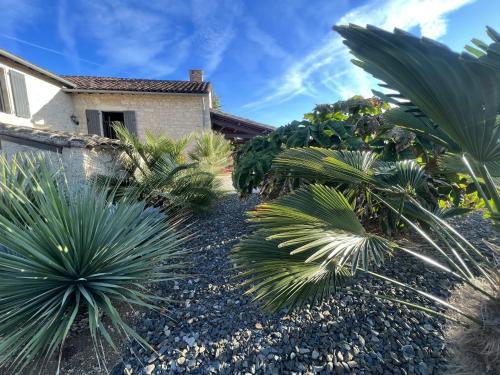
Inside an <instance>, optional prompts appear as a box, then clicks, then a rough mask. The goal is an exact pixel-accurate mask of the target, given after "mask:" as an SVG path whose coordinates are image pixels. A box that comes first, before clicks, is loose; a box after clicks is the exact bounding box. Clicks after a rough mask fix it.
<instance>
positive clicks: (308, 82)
mask: <svg viewBox="0 0 500 375" xmlns="http://www.w3.org/2000/svg"><path fill="white" fill-rule="evenodd" d="M473 1H475V0H440V1H436V0H386V1H382V0H373V1H370V2H368V3H367V4H365V5H362V6H360V7H357V8H355V9H353V10H351V11H350V12H348V13H347V14H345V15H344V16H343V17H341V18H340V20H339V21H338V22H337V24H348V23H355V24H358V25H363V26H364V25H366V24H371V25H375V26H378V27H381V28H384V29H388V30H391V29H393V28H395V27H397V28H400V29H404V30H409V29H412V28H415V27H418V28H419V29H420V31H421V34H422V35H424V36H426V37H429V38H433V39H438V38H440V37H442V36H443V35H445V34H446V29H447V21H446V18H445V16H446V14H447V13H449V12H452V11H454V10H456V9H458V8H461V7H462V6H464V5H466V4H469V3H471V2H473ZM321 45H322V47H320V48H318V49H316V50H314V51H312V52H311V53H309V54H308V55H306V56H304V57H303V58H301V59H300V60H299V61H298V62H296V63H295V64H293V65H292V66H291V67H289V68H288V69H287V70H286V71H285V73H284V74H283V76H282V77H281V78H280V79H279V80H278V81H275V82H272V83H271V85H270V87H278V88H277V89H275V90H274V91H273V92H271V94H269V95H267V96H265V97H264V98H263V99H259V100H257V101H254V102H251V103H248V104H246V105H245V107H246V108H248V109H257V108H264V107H267V106H271V105H275V104H279V103H283V102H285V101H288V100H290V99H291V98H293V97H295V96H297V95H308V96H312V97H317V94H318V93H319V92H325V90H328V92H331V93H332V96H333V95H336V96H340V97H342V98H347V97H349V96H352V95H354V94H361V95H365V96H369V95H371V88H372V87H373V83H374V80H373V78H372V77H370V76H369V75H367V74H366V73H364V72H363V71H362V70H361V69H360V68H357V67H355V66H354V65H353V64H351V62H350V59H351V57H352V56H351V55H350V54H349V53H348V50H347V48H346V47H345V46H344V45H343V44H342V39H341V38H340V36H338V35H337V34H335V33H334V32H330V33H329V34H328V35H326V36H325V37H324V39H323V41H322V43H321Z"/></svg>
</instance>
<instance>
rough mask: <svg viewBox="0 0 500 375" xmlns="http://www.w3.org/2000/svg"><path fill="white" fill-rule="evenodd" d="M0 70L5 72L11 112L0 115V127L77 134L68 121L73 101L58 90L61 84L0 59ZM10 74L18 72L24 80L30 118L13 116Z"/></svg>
mask: <svg viewBox="0 0 500 375" xmlns="http://www.w3.org/2000/svg"><path fill="white" fill-rule="evenodd" d="M0 67H2V68H4V69H5V70H6V72H7V74H5V78H6V83H7V91H8V92H9V101H10V106H11V108H12V111H11V112H12V113H3V112H0V123H6V124H11V125H17V126H26V127H32V128H40V129H51V130H56V131H66V132H78V127H77V126H76V125H75V124H74V123H73V122H72V121H71V118H70V117H71V115H72V114H73V101H72V97H71V96H70V95H68V94H67V93H65V92H63V91H62V90H61V88H62V85H61V83H59V82H57V81H55V80H52V79H50V78H48V77H46V76H43V75H42V74H40V73H38V72H35V71H33V70H30V69H28V68H27V67H24V66H22V65H20V64H17V63H15V62H13V61H11V60H8V59H6V58H3V57H0ZM9 70H14V71H17V72H19V73H22V74H24V76H25V81H26V90H27V93H28V102H29V107H30V113H31V117H30V118H22V117H17V116H16V115H15V112H14V105H13V102H12V92H11V87H10V81H9V79H10V78H9V74H8V71H9Z"/></svg>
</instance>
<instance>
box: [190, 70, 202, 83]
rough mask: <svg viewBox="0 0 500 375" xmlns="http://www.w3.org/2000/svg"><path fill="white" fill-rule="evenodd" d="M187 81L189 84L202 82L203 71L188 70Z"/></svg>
mask: <svg viewBox="0 0 500 375" xmlns="http://www.w3.org/2000/svg"><path fill="white" fill-rule="evenodd" d="M189 80H190V81H191V82H203V70H201V69H189Z"/></svg>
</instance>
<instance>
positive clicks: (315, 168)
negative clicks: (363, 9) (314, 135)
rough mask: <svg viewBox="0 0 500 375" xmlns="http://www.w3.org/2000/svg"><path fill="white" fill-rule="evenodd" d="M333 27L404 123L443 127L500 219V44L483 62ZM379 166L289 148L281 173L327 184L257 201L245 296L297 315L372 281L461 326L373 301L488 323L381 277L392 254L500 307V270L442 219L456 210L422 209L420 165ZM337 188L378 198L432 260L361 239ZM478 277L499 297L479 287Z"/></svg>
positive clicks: (244, 260)
mask: <svg viewBox="0 0 500 375" xmlns="http://www.w3.org/2000/svg"><path fill="white" fill-rule="evenodd" d="M335 29H336V30H337V31H338V32H339V33H340V34H341V35H342V36H343V37H344V38H345V39H346V42H345V43H346V44H347V45H348V47H349V48H350V49H351V50H352V52H353V54H354V55H355V56H356V57H357V58H358V60H355V61H354V63H355V64H357V65H359V66H361V67H362V68H363V69H365V70H366V71H368V72H369V73H371V74H373V75H374V76H375V77H376V78H379V79H381V80H382V81H384V82H385V83H386V84H385V85H384V86H386V87H390V88H391V89H393V90H395V91H397V93H396V94H390V95H388V96H387V97H388V98H392V100H393V101H395V100H396V99H397V104H398V105H400V106H401V107H402V108H406V109H407V110H406V111H402V112H401V114H403V115H404V116H407V115H408V114H410V115H412V116H413V117H415V119H414V118H413V117H411V118H410V121H408V122H411V123H413V124H415V123H418V126H419V127H421V128H424V127H425V126H429V125H431V126H432V127H433V128H436V127H437V128H438V130H436V129H435V131H434V132H430V133H431V135H432V136H435V137H437V138H439V139H440V140H441V141H443V142H444V144H443V145H445V146H446V147H448V146H449V149H450V150H451V151H454V152H459V153H460V159H461V160H462V162H463V169H464V170H465V171H467V172H468V173H470V175H471V176H472V177H473V178H475V179H476V181H477V187H478V190H479V191H480V192H481V195H482V196H483V198H484V199H485V200H486V201H488V208H489V210H490V212H491V214H492V217H493V218H494V219H499V218H500V217H499V216H498V207H500V206H499V205H498V204H497V200H498V189H497V187H496V186H495V184H494V181H493V178H492V176H491V172H490V168H491V163H496V162H498V160H499V158H500V138H499V137H500V127H498V125H497V124H496V121H497V114H498V113H499V109H500V108H499V106H500V79H499V76H500V74H499V71H498V66H500V65H494V64H493V63H492V61H497V60H498V59H500V54H498V50H499V45H500V43H499V42H498V40H499V39H495V42H494V43H493V44H492V45H490V46H489V47H487V48H485V51H486V52H485V56H486V57H487V58H486V57H485V56H483V57H480V58H476V57H471V56H470V55H459V54H456V53H453V52H452V51H450V50H449V49H448V48H447V47H445V46H443V45H441V44H439V43H437V42H434V41H432V40H429V39H426V38H423V39H418V38H416V37H414V36H411V35H409V34H407V33H405V32H402V31H399V30H396V31H395V32H394V33H390V32H387V31H383V30H380V29H378V28H375V27H371V26H369V27H368V28H361V27H358V26H354V25H350V26H341V27H336V28H335ZM490 34H491V33H490ZM492 35H493V36H494V37H495V38H496V36H497V34H492ZM483 60H484V61H483ZM486 61H487V62H486ZM424 117H425V119H424ZM471 160H472V161H473V162H474V165H477V170H478V174H479V175H480V177H481V178H482V181H481V182H482V183H481V182H480V181H479V180H478V179H477V178H476V177H475V175H476V173H475V171H474V169H473V167H472V162H471ZM377 163H378V162H377V161H375V160H372V158H370V157H369V155H368V154H362V153H359V154H355V153H352V152H345V151H344V152H339V151H332V150H320V149H302V150H300V149H296V150H288V151H286V152H284V153H282V154H281V155H280V156H278V158H277V159H275V160H274V162H273V164H274V167H275V168H277V169H284V170H286V171H287V173H290V174H291V175H292V176H298V177H302V178H308V179H310V180H314V181H316V182H318V183H319V184H315V185H310V186H306V187H304V188H301V189H300V190H298V191H296V192H294V193H292V194H291V195H289V196H285V197H282V198H279V199H277V200H275V201H273V202H271V203H264V204H261V205H259V206H257V208H256V209H255V211H252V212H250V221H251V222H252V223H253V226H254V229H255V232H254V233H253V234H251V235H250V236H249V237H248V238H246V239H244V240H242V241H241V242H240V243H239V244H238V245H237V246H236V247H235V249H234V250H233V253H232V259H233V261H234V262H235V264H237V265H238V267H239V268H240V270H242V271H243V272H242V274H241V275H242V277H243V278H244V279H245V280H246V281H245V284H246V285H249V286H250V285H251V287H250V288H249V292H255V298H256V299H257V300H259V301H261V302H263V303H264V306H265V307H266V308H268V309H270V310H278V309H281V308H283V307H288V308H296V307H299V306H301V305H303V304H304V303H307V302H310V301H313V300H321V299H322V298H325V297H326V296H328V295H329V292H331V291H332V290H335V287H336V286H337V284H338V281H339V280H340V279H342V278H344V277H347V276H352V275H354V274H355V273H357V272H364V273H367V274H370V275H372V276H373V277H376V278H380V279H383V280H385V281H388V282H390V283H393V284H395V285H398V286H402V287H405V288H407V289H409V290H411V291H413V292H415V293H418V294H420V295H422V296H425V297H426V298H429V299H431V300H432V301H433V302H435V303H436V304H437V305H440V306H441V307H442V308H445V309H448V311H453V312H455V313H456V314H457V315H458V317H459V318H458V319H457V318H456V317H454V316H452V315H449V314H447V315H445V314H444V313H442V312H441V311H440V310H439V309H436V308H433V307H430V306H424V305H416V304H413V303H411V302H408V301H404V300H395V299H394V298H393V297H391V296H389V295H383V294H377V297H378V298H383V299H387V300H392V301H396V302H399V303H403V304H407V305H410V306H412V307H414V308H416V309H420V310H423V311H426V312H429V313H432V314H435V315H442V316H445V317H448V318H449V319H453V320H456V321H457V320H458V321H460V320H461V319H462V318H464V319H466V320H468V321H469V322H474V323H477V324H479V325H481V324H482V322H481V320H480V318H479V317H477V316H471V315H470V314H468V313H467V312H466V311H462V310H460V308H459V307H457V306H452V305H451V304H449V303H448V302H446V301H444V300H442V299H440V298H438V297H436V296H433V295H430V294H429V293H427V292H425V291H422V290H419V289H417V288H416V287H414V286H410V285H408V284H406V283H405V282H403V281H400V280H394V279H391V278H389V277H387V276H384V275H383V274H381V273H377V272H376V271H375V267H376V266H377V265H380V264H381V262H382V260H383V259H384V257H385V255H386V254H389V253H391V252H393V251H395V250H397V251H402V252H404V253H405V254H406V255H408V256H411V257H414V258H415V259H416V260H419V261H422V262H424V263H425V264H426V265H428V266H429V267H435V268H437V269H440V270H441V271H445V272H448V273H449V274H451V275H452V276H453V277H455V278H456V279H457V280H459V281H461V282H463V283H465V284H467V285H469V286H470V287H471V288H472V289H474V290H476V291H477V292H478V293H479V294H480V295H482V296H483V297H484V298H486V299H489V300H491V301H493V302H495V303H498V296H497V294H498V290H499V288H500V287H499V285H498V284H497V282H496V280H497V278H495V277H494V276H493V275H494V274H495V273H497V272H498V269H497V265H496V264H495V262H493V261H492V260H491V257H489V256H487V255H485V254H484V251H479V250H478V249H476V248H475V247H474V246H473V245H472V244H471V243H470V242H469V241H468V240H467V239H466V238H464V236H462V234H461V233H459V232H458V231H457V230H455V229H454V228H453V227H452V226H451V225H450V224H449V223H448V222H447V221H445V220H444V217H447V216H448V215H449V214H450V212H446V211H445V210H441V209H436V210H430V209H429V208H428V207H425V205H424V204H423V203H422V202H420V201H419V200H418V197H417V196H416V195H415V193H416V191H418V190H419V189H422V188H425V185H426V181H425V177H424V173H423V171H422V169H421V168H420V167H419V166H418V164H417V163H415V162H414V161H402V162H398V163H393V164H389V165H381V164H378V165H377ZM339 184H348V186H357V187H360V186H361V187H363V188H364V189H366V190H367V191H368V192H369V193H370V196H371V198H372V199H373V201H376V202H377V203H378V204H380V205H383V206H384V207H386V208H387V209H388V210H390V211H392V212H393V213H394V214H396V215H397V216H398V217H399V218H400V220H402V221H403V222H405V223H406V225H408V226H410V227H411V228H413V229H414V230H415V231H416V232H417V233H418V234H419V235H420V236H421V237H422V238H423V239H425V241H427V242H428V243H429V244H430V246H431V248H432V249H433V250H434V253H431V254H430V255H424V254H421V253H419V252H415V251H414V250H412V249H408V248H404V247H402V246H400V245H399V244H397V243H393V242H390V241H387V240H385V239H383V238H381V237H379V236H377V235H375V234H371V233H369V232H367V231H366V230H364V229H363V228H362V226H361V225H360V223H359V221H358V219H357V217H356V215H354V213H353V211H352V205H351V204H349V201H348V200H347V199H346V197H345V196H344V195H343V194H342V193H341V192H340V191H339V190H338V189H336V187H338V186H339ZM483 186H485V189H484V190H483ZM347 191H349V190H347ZM396 198H399V199H396ZM410 215H411V216H413V217H417V218H418V219H419V221H420V222H421V223H425V224H427V227H428V228H430V229H429V230H430V232H429V231H427V232H426V231H424V230H423V229H422V226H421V225H419V223H418V221H415V220H412V219H411V218H410ZM436 238H437V239H439V240H440V241H437V240H436ZM477 277H480V278H482V280H484V282H486V283H487V284H488V285H489V286H490V287H491V289H489V288H482V287H481V286H479V285H478V283H477V282H476V278H477ZM491 290H493V291H494V292H493V293H492V292H491ZM360 293H364V292H360Z"/></svg>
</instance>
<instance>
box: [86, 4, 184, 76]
mask: <svg viewBox="0 0 500 375" xmlns="http://www.w3.org/2000/svg"><path fill="white" fill-rule="evenodd" d="M81 12H82V13H81V14H80V15H79V23H78V24H79V30H85V31H86V33H87V34H86V36H88V37H90V38H91V39H92V40H93V42H94V43H95V45H96V52H97V54H98V55H100V56H101V58H102V59H103V63H106V65H107V66H108V68H111V69H113V70H115V71H119V72H120V71H121V72H133V74H138V75H142V76H146V77H150V78H153V77H158V76H163V75H167V74H169V73H171V72H172V71H174V70H175V69H176V68H177V65H178V64H179V62H180V61H182V60H183V59H184V58H185V57H186V56H187V52H188V50H189V47H190V40H189V38H184V35H182V38H181V34H182V33H181V32H180V31H179V30H178V28H177V27H176V25H175V23H174V22H172V20H171V19H169V18H168V17H166V15H165V13H163V12H162V11H160V10H158V9H151V8H148V7H147V6H143V4H140V3H133V2H122V1H116V0H104V1H99V0H93V1H86V2H84V3H82V8H81ZM174 44H175V53H169V52H172V51H174V49H173V48H171V46H172V45H174Z"/></svg>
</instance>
